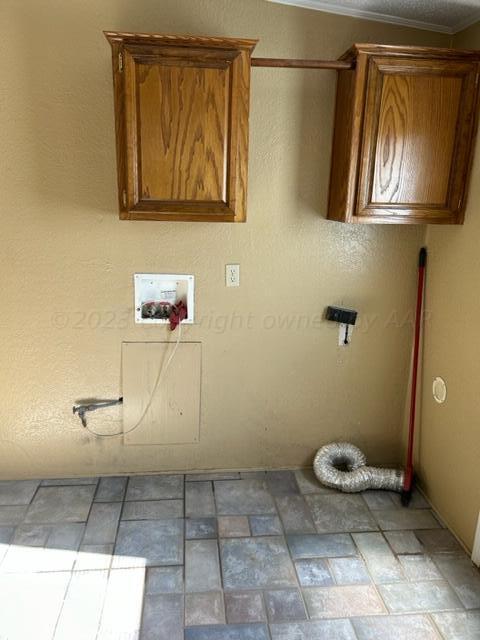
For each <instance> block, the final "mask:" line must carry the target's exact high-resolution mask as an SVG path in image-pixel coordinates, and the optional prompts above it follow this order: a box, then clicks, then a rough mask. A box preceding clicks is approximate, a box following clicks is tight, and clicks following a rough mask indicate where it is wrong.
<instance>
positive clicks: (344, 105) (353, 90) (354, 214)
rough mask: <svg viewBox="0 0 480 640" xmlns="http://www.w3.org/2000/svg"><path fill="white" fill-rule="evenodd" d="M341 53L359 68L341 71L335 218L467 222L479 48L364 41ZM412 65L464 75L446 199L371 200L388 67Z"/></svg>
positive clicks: (419, 70) (409, 68) (331, 214)
mask: <svg viewBox="0 0 480 640" xmlns="http://www.w3.org/2000/svg"><path fill="white" fill-rule="evenodd" d="M340 59H341V60H345V61H351V62H352V63H353V64H354V65H355V69H354V70H351V71H350V70H345V71H343V70H342V71H339V73H338V82H337V104H336V112H335V125H334V136H333V147H332V168H331V175H330V193H329V205H328V218H329V219H331V220H337V221H340V222H353V223H390V224H418V223H435V224H462V223H463V219H464V210H465V205H466V197H467V193H468V183H469V176H470V170H471V163H472V160H473V151H474V143H475V137H476V131H477V126H478V100H479V86H478V85H479V72H480V65H479V61H480V52H478V51H463V50H454V49H432V48H428V47H394V46H386V45H368V44H367V45H363V44H361V45H355V46H354V47H352V49H350V50H349V51H348V52H346V53H345V54H344V55H343V56H342V57H341V58H340ZM409 72H411V73H412V75H415V76H419V75H421V74H425V75H426V76H432V77H434V76H440V77H441V76H445V77H449V78H451V77H458V78H461V80H462V86H461V94H460V98H459V115H458V119H457V124H456V128H455V142H454V146H453V152H452V161H451V167H450V175H449V180H448V185H447V186H446V199H445V203H444V206H441V205H440V204H439V203H418V205H417V204H413V203H403V204H402V203H401V202H400V203H396V202H393V201H392V202H391V203H388V204H384V203H376V202H372V191H373V182H374V177H375V157H376V152H377V135H378V127H379V122H380V100H381V97H382V85H383V79H384V77H385V75H387V74H388V75H394V74H399V75H402V74H404V75H408V73H409ZM433 170H434V167H432V171H433Z"/></svg>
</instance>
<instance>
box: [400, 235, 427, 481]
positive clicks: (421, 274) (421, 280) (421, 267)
mask: <svg viewBox="0 0 480 640" xmlns="http://www.w3.org/2000/svg"><path fill="white" fill-rule="evenodd" d="M426 263H427V250H426V249H425V247H423V248H422V249H420V255H419V259H418V288H417V308H416V312H415V339H414V343H413V368H412V392H411V397H410V423H409V429H408V450H407V466H406V469H405V479H404V482H403V490H404V491H410V490H411V488H412V482H413V442H414V437H415V413H416V408H417V378H418V353H419V350H420V334H421V329H422V305H423V290H424V285H425V266H426Z"/></svg>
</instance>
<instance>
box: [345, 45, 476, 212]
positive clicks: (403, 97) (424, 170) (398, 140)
mask: <svg viewBox="0 0 480 640" xmlns="http://www.w3.org/2000/svg"><path fill="white" fill-rule="evenodd" d="M477 72H478V65H477V64H475V63H471V62H463V61H445V60H436V59H402V58H394V59H392V58H387V57H372V58H370V60H369V63H368V70H367V80H366V83H367V86H366V102H365V116H364V118H365V119H364V131H363V142H362V151H361V162H360V174H359V182H358V196H357V204H356V216H358V220H359V221H360V222H362V221H363V222H395V223H401V222H419V221H420V222H422V221H423V222H440V223H450V224H451V223H461V222H462V221H463V209H464V199H465V196H466V186H467V184H466V183H467V176H468V173H469V167H470V161H471V147H472V142H473V138H474V132H475V124H476V97H477Z"/></svg>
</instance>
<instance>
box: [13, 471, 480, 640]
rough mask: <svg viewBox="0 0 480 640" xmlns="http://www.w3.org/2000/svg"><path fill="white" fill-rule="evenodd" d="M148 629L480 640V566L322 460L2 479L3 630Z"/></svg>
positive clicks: (205, 637)
mask: <svg viewBox="0 0 480 640" xmlns="http://www.w3.org/2000/svg"><path fill="white" fill-rule="evenodd" d="M137 638H139V639H140V640H184V639H185V640H321V639H322V638H325V639H327V640H389V639H392V638H394V639H395V640H441V639H443V640H473V639H474V638H475V639H477V640H478V639H480V574H479V572H478V571H477V569H476V568H475V567H474V566H473V565H472V564H471V562H470V560H469V558H468V557H467V556H466V555H465V554H464V552H463V551H462V549H461V547H460V546H459V545H458V543H457V542H456V540H455V538H454V537H453V536H452V535H451V534H450V533H449V531H448V530H447V529H445V528H443V526H442V524H441V523H440V522H439V520H438V519H437V518H436V517H435V515H434V513H433V512H432V511H431V509H430V508H429V505H428V504H427V503H426V502H425V500H424V499H423V498H422V496H421V495H420V494H419V493H416V494H414V497H413V500H412V503H411V506H410V507H409V508H408V509H404V508H402V507H401V505H400V501H399V497H398V496H397V495H396V494H393V493H389V492H378V491H370V492H366V493H364V494H355V495H344V494H341V493H337V492H334V491H331V490H329V489H326V488H325V487H322V486H321V485H319V483H318V482H317V481H316V480H315V478H314V476H313V474H312V472H311V471H305V470H299V471H294V472H292V471H275V472H266V473H264V472H254V473H224V474H195V475H187V476H183V475H150V476H133V477H130V478H120V477H116V478H101V479H98V478H86V479H70V480H69V479H65V480H43V481H14V482H0V640H32V639H35V640H97V639H98V640H133V639H137Z"/></svg>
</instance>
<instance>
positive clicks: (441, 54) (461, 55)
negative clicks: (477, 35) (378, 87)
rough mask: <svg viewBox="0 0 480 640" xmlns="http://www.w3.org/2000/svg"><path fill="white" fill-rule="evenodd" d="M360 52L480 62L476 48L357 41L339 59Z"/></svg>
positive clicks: (346, 58) (349, 57)
mask: <svg viewBox="0 0 480 640" xmlns="http://www.w3.org/2000/svg"><path fill="white" fill-rule="evenodd" d="M360 54H366V55H388V56H401V57H402V58H405V57H411V58H429V59H431V58H439V59H442V60H462V61H463V62H466V61H469V62H480V51H477V50H474V49H447V48H443V47H415V46H398V45H389V44H371V43H355V44H354V45H352V46H351V47H350V49H348V51H346V52H345V53H344V54H343V55H342V56H340V58H339V60H348V59H351V58H356V57H357V56H358V55H360Z"/></svg>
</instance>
